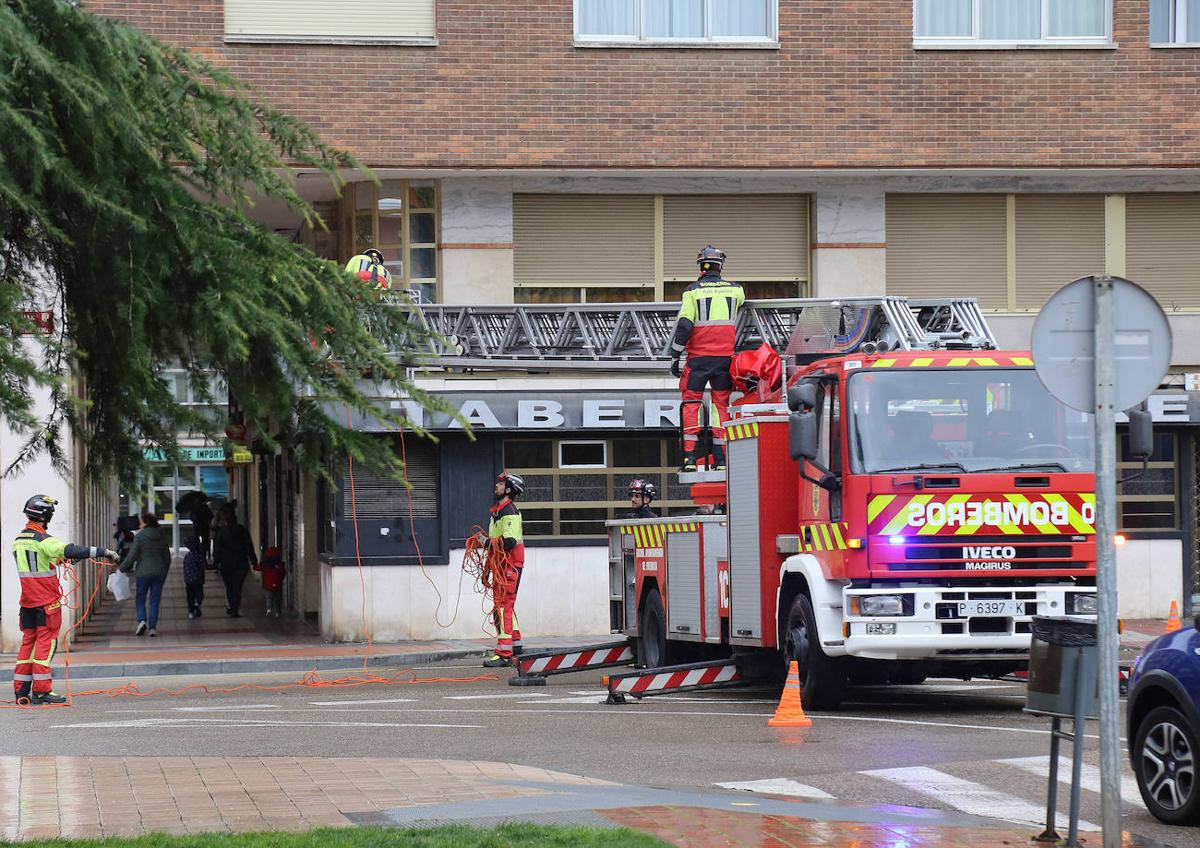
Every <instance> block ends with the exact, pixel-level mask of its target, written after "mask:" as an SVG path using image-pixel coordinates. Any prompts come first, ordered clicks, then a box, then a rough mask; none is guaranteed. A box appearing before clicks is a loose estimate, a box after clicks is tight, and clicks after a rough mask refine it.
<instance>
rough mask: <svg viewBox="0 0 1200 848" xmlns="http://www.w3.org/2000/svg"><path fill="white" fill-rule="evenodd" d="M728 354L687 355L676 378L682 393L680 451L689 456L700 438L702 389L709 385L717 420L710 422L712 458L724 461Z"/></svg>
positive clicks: (730, 384)
mask: <svg viewBox="0 0 1200 848" xmlns="http://www.w3.org/2000/svg"><path fill="white" fill-rule="evenodd" d="M732 362H733V357H730V356H691V357H688V361H687V367H686V368H684V369H683V375H682V376H681V377H680V378H679V391H680V393H681V395H682V396H683V409H682V410H681V413H680V418H681V420H682V423H683V452H684V453H685V454H686V455H687V456H689V457H691V458H692V459H700V457H698V456H696V446H697V443H698V442H699V440H700V429H701V428H700V407H701V405H702V404H703V403H704V389H705V388H706V387H710V388H711V389H712V401H713V406H714V407H716V410H717V420H716V421H715V422H712V442H713V459H714V460H715V461H716V463H717V464H718V465H724V464H725V421H726V420H727V419H728V417H729V393H730V392H731V391H732V390H733V378H732V377H731V376H729V366H730V365H731V364H732Z"/></svg>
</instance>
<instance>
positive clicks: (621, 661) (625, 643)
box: [508, 639, 636, 686]
mask: <svg viewBox="0 0 1200 848" xmlns="http://www.w3.org/2000/svg"><path fill="white" fill-rule="evenodd" d="M635 658H636V657H635V652H634V650H633V645H632V644H631V643H630V641H629V640H628V639H622V640H621V641H619V642H605V643H604V644H602V645H585V646H583V647H579V648H561V649H552V650H547V651H537V652H535V653H530V654H521V655H520V656H518V657H517V658H516V659H517V676H516V677H512V678H509V681H508V685H509V686H545V685H546V678H547V677H548V676H549V675H551V674H569V673H571V672H574V671H589V670H591V669H595V668H613V667H616V666H622V665H633V663H634V661H635Z"/></svg>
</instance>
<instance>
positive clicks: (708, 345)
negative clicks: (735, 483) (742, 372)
mask: <svg viewBox="0 0 1200 848" xmlns="http://www.w3.org/2000/svg"><path fill="white" fill-rule="evenodd" d="M696 264H697V265H699V266H700V279H698V280H696V282H694V283H692V284H691V285H690V286H688V287H687V288H686V289H684V292H683V303H681V304H680V306H679V318H678V320H677V322H676V324H675V338H674V339H672V341H671V373H672V374H673V375H675V376H676V377H679V389H680V392H681V393H682V396H683V409H682V410H681V411H680V418H681V419H682V424H683V465H682V466H681V467H680V469H679V470H680V471H695V470H696V461H697V460H698V459H700V458H701V457H700V456H698V455H697V454H698V453H699V441H700V406H701V404H702V403H704V388H705V386H709V387H711V388H712V401H713V406H714V407H715V408H716V415H717V420H716V422H715V424H716V426H714V427H712V460H713V461H712V465H713V468H714V469H715V470H718V471H720V470H723V469H724V468H725V420H726V417H727V416H728V415H729V412H728V408H729V393H730V391H731V390H732V389H733V379H732V378H731V377H730V375H729V366H730V364H731V362H732V361H733V348H734V342H735V336H736V327H737V313H738V308H739V307H740V306H741V305H742V304H743V303H745V301H746V294H745V292H743V291H742V287H741V286H740V285H739V284H737V283H733V282H729V281H727V280H723V279H721V269H722V268H723V267H724V266H725V253H724V251H722V250H718V249H717V248H715V247H713V246H712V245H711V244H710V245H708V246H706V247H705V248H704V249H703V250H701V251H700V253H699V254H697V256H696ZM685 350H686V351H687V365H686V367H685V368H684V369H683V374H682V376H681V375H680V372H679V357H680V356H681V355H682V354H683V352H684V351H685Z"/></svg>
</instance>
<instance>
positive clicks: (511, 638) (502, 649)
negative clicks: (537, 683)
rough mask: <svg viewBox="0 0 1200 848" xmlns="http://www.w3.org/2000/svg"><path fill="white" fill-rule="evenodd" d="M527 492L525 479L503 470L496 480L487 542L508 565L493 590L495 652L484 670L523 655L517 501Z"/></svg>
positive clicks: (522, 549)
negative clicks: (518, 600)
mask: <svg viewBox="0 0 1200 848" xmlns="http://www.w3.org/2000/svg"><path fill="white" fill-rule="evenodd" d="M524 491H525V480H524V479H523V478H522V477H521V476H520V475H518V474H512V473H510V472H508V471H501V472H500V476H498V477H497V478H496V490H495V492H494V495H495V498H496V504H495V506H493V507H492V509H491V519H490V520H489V521H488V540H489V542H490V543H491V545H492V546H493V548H494V549H495V550H497V551H500V550H502V551H504V554H505V564H504V571H503V574H502V575H498V576H497V582H498V583H499V585H494V586H493V588H492V598H493V600H495V602H496V630H497V635H496V652H495V653H494V654H492V655H491V656H490V657H488V658H487V659H486V660H484V661H483V665H484V667H485V668H502V667H504V666H509V665H512V664H513V654H519V653H521V625H520V623H519V622H518V621H517V611H516V609H515V607H516V603H517V589H519V588H520V586H521V572H522V571H523V570H524V569H525V540H524V536H523V534H522V531H521V510H519V509H517V505H516V503H514V501H515V500H516V499H517V498H518V497H520V496H521V493H522V492H524Z"/></svg>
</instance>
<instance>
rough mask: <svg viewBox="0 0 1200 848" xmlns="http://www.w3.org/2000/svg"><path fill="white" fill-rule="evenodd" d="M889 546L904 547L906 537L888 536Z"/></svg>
mask: <svg viewBox="0 0 1200 848" xmlns="http://www.w3.org/2000/svg"><path fill="white" fill-rule="evenodd" d="M888 544H889V545H903V544H904V537H903V536H888Z"/></svg>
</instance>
